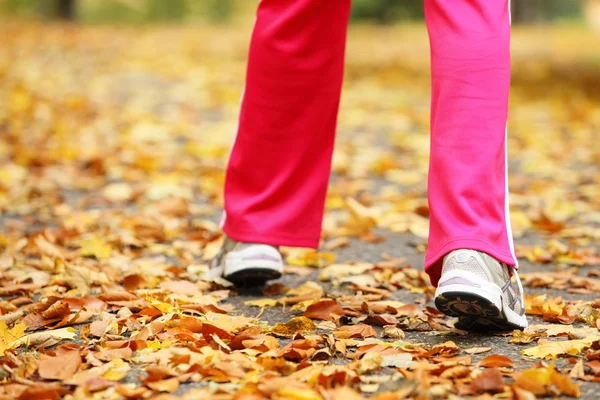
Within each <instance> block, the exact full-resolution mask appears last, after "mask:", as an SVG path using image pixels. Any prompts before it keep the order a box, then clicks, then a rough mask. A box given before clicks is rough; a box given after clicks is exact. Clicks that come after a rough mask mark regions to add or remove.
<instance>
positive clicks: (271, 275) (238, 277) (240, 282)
mask: <svg viewBox="0 0 600 400" xmlns="http://www.w3.org/2000/svg"><path fill="white" fill-rule="evenodd" d="M281 277H282V274H281V272H280V271H278V270H275V269H271V268H259V267H249V268H243V269H240V270H238V271H235V272H233V273H231V274H228V275H226V276H225V279H227V280H228V281H229V282H231V283H233V284H234V285H235V286H241V287H251V286H263V285H264V284H265V283H266V282H267V281H271V280H274V279H279V278H281Z"/></svg>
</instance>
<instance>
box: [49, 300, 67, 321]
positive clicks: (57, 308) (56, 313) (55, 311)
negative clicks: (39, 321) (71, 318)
mask: <svg viewBox="0 0 600 400" xmlns="http://www.w3.org/2000/svg"><path fill="white" fill-rule="evenodd" d="M70 313H71V308H70V307H69V305H68V304H67V303H65V302H64V301H61V300H59V301H57V302H55V303H54V304H52V305H51V306H50V307H48V309H46V311H42V317H44V318H48V319H53V318H63V317H65V316H66V315H68V314H70Z"/></svg>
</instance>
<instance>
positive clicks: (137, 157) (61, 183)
mask: <svg viewBox="0 0 600 400" xmlns="http://www.w3.org/2000/svg"><path fill="white" fill-rule="evenodd" d="M3 29H4V30H5V33H7V35H6V38H7V40H6V41H5V42H3V47H2V49H1V50H0V98H2V99H3V100H4V104H5V107H2V110H0V130H1V131H2V132H3V133H2V135H0V224H1V226H2V230H1V231H0V271H1V272H2V274H1V276H0V293H1V295H2V298H1V301H0V312H1V316H0V354H1V355H2V358H1V359H0V374H1V378H2V379H3V385H2V387H0V397H1V398H7V399H9V398H10V399H13V398H15V399H30V398H46V399H52V398H63V397H64V398H70V399H80V398H98V399H100V398H111V399H112V398H115V399H141V398H150V397H152V396H155V397H156V396H158V397H156V398H162V399H170V398H178V397H182V396H184V397H185V398H190V399H194V398H198V399H210V398H214V399H296V400H313V399H314V400H323V399H335V398H347V399H349V400H350V399H360V398H363V397H364V396H370V397H371V398H375V399H380V400H391V399H401V398H452V397H455V398H456V397H457V396H458V397H465V396H480V397H481V398H489V396H500V397H503V398H514V399H530V398H535V397H536V396H563V395H564V396H571V397H579V396H580V395H581V393H582V392H581V390H580V388H579V384H578V383H577V382H578V381H581V382H598V381H600V350H599V349H600V332H598V329H599V327H600V322H599V321H600V316H599V312H598V309H600V299H594V298H593V297H590V296H595V295H596V293H598V289H599V288H600V284H599V283H598V282H599V280H598V279H597V277H598V276H599V275H600V273H598V271H597V270H596V269H590V267H591V268H593V267H597V266H598V265H600V255H599V254H598V241H599V240H600V228H599V225H600V212H599V210H600V203H598V199H600V196H599V195H600V179H599V178H598V177H599V176H600V174H599V173H598V172H599V171H598V160H600V153H599V152H598V146H596V145H595V138H596V137H597V135H596V134H597V132H598V130H599V129H600V114H599V113H598V112H597V110H598V109H599V107H598V98H600V93H599V90H600V84H599V82H598V80H597V74H595V72H594V69H593V60H594V58H593V57H594V53H593V49H595V48H597V46H598V38H597V37H594V36H592V35H590V34H589V33H586V32H580V31H576V30H575V31H573V32H571V31H564V30H566V29H569V28H562V27H554V28H547V29H548V31H546V32H544V33H543V34H541V33H540V31H530V30H527V29H522V30H518V29H517V30H516V32H515V36H516V37H517V38H518V39H519V40H515V41H514V43H515V44H514V47H515V48H514V62H515V64H516V66H517V68H515V69H516V70H518V72H517V73H516V74H515V80H514V84H513V101H512V109H511V117H512V118H511V123H510V124H511V125H510V126H509V128H510V130H511V139H510V140H509V150H510V152H511V158H512V159H513V160H514V162H515V163H516V164H515V165H518V168H515V167H514V166H511V168H512V169H513V175H512V177H511V189H512V192H513V197H512V205H513V210H512V211H513V213H512V219H513V221H512V222H513V227H514V230H515V234H516V236H517V237H518V238H523V243H526V244H520V243H519V244H518V245H517V248H516V250H517V254H518V256H519V257H520V258H522V259H525V260H527V261H528V262H529V263H530V265H536V269H534V270H532V271H525V272H527V273H525V274H524V276H523V280H524V284H525V285H526V286H527V288H528V295H527V298H526V308H527V314H528V315H530V317H531V318H532V320H533V321H535V323H534V324H533V325H532V326H530V327H529V328H528V329H526V330H525V331H524V332H518V331H515V332H513V333H512V334H511V335H508V336H507V337H504V336H498V337H499V338H500V339H501V340H505V341H506V342H509V341H510V342H511V343H512V344H511V345H510V346H515V348H516V350H517V351H520V352H522V355H523V357H522V358H521V359H519V360H515V359H514V358H509V357H507V355H504V354H496V352H495V349H494V347H493V346H492V345H491V344H489V343H487V342H486V341H485V340H482V341H481V343H480V344H479V345H478V346H476V347H473V346H472V344H471V345H470V346H465V347H462V346H461V345H459V344H458V343H461V340H462V338H463V337H464V334H465V332H462V331H459V330H457V329H455V328H454V321H453V319H451V318H447V317H445V316H443V315H442V314H441V313H439V312H438V311H437V310H435V309H434V308H432V307H430V306H429V304H431V303H429V301H430V300H431V297H432V295H433V288H432V287H431V286H430V285H429V282H428V278H427V276H426V274H425V273H424V272H423V271H420V270H419V269H418V268H414V267H413V266H412V265H411V264H410V263H409V262H408V261H407V259H406V258H404V257H396V258H395V257H392V256H389V255H386V254H382V255H381V257H379V259H378V260H376V261H373V260H372V259H371V261H367V260H366V259H362V258H361V257H356V259H355V260H354V261H339V260H337V258H338V252H341V251H343V250H344V249H352V248H353V247H355V246H359V245H363V244H369V245H376V244H378V243H381V242H383V241H386V240H388V239H387V238H389V237H390V232H393V233H402V234H408V235H411V236H410V237H411V246H412V247H414V250H415V251H416V252H417V253H422V252H423V251H424V250H425V239H426V237H427V229H428V218H427V217H428V213H429V210H428V206H427V201H426V192H425V185H424V182H425V178H426V166H427V164H426V157H427V151H428V147H427V145H426V143H427V122H426V121H427V111H426V107H427V103H428V90H429V88H428V83H427V82H428V74H427V60H428V53H427V51H426V48H427V46H426V42H425V41H424V40H426V36H425V35H424V34H423V30H422V27H421V28H416V27H393V28H392V27H389V28H373V27H370V28H367V27H357V28H353V29H352V30H351V35H350V36H351V40H350V46H351V47H350V50H351V51H349V56H348V79H347V82H346V86H347V88H346V93H345V97H344V104H343V107H342V115H341V116H340V130H341V131H342V132H345V133H342V134H341V135H340V137H339V140H338V146H337V148H336V151H335V154H334V160H333V170H334V174H335V177H334V180H333V183H332V186H331V189H330V192H329V194H328V198H327V213H326V217H325V220H324V229H323V246H322V247H321V250H320V251H318V252H315V251H309V250H306V249H285V248H284V249H282V251H283V253H284V254H285V256H286V260H287V264H288V266H286V272H287V273H288V274H290V275H291V276H293V277H294V280H293V281H294V284H293V285H292V286H293V287H287V286H284V285H283V284H274V285H271V286H269V287H267V288H265V289H264V293H265V298H253V299H249V300H245V301H244V305H240V306H239V307H236V306H235V305H234V304H238V303H239V302H237V303H235V302H231V301H230V300H234V299H235V298H236V297H237V296H239V293H238V292H237V291H236V290H235V289H234V288H233V287H232V286H231V285H230V284H229V283H228V282H226V281H224V280H214V281H204V280H202V279H200V275H201V273H202V272H203V271H206V270H207V268H208V261H209V260H210V259H211V258H212V257H213V256H214V255H215V253H216V251H218V248H219V246H220V240H221V234H220V232H219V229H218V225H217V224H216V223H215V216H216V215H217V214H218V212H219V210H220V209H221V207H222V201H223V200H222V195H221V190H222V183H223V179H224V166H225V163H226V158H227V154H228V147H229V143H230V141H231V133H232V132H233V130H234V127H235V120H236V118H237V98H238V97H239V90H240V88H241V86H242V84H243V82H242V79H243V69H244V58H245V56H244V54H245V51H246V45H247V43H246V41H247V34H248V30H247V29H246V30H245V29H241V28H234V27H229V28H224V27H213V28H194V29H191V28H176V29H175V28H170V29H167V28H152V29H148V30H144V31H143V32H141V33H140V32H138V31H136V29H133V28H132V29H126V28H119V29H116V28H108V27H81V26H60V25H56V26H41V25H27V24H22V23H9V24H7V25H6V26H5V27H4V28H3ZM417 29H418V32H417ZM571 29H574V28H571ZM390 31H391V32H390ZM217 33H218V34H219V37H220V38H221V40H223V41H224V42H227V43H229V44H230V46H229V47H227V46H225V47H223V46H211V45H209V43H211V40H213V39H211V38H214V35H215V34H217ZM390 34H393V35H398V36H403V37H415V38H417V37H418V38H420V39H415V41H414V42H412V41H411V42H405V43H404V44H398V45H392V44H390V43H389V41H386V40H385V38H386V37H388V36H389V35H390ZM548 37H551V38H552V39H553V40H551V41H550V42H551V43H553V44H554V46H553V47H551V48H550V47H547V48H544V49H543V50H544V51H545V53H544V52H543V51H542V53H544V55H543V56H540V57H539V58H535V59H534V58H531V57H529V56H528V55H529V54H530V53H531V52H532V51H533V50H534V49H535V50H537V51H538V53H539V54H542V53H540V52H539V51H540V46H542V47H543V46H544V44H543V43H548V42H549V41H548ZM374 38H376V39H378V40H374ZM568 38H571V40H573V38H576V40H577V43H580V45H579V46H578V47H579V49H580V51H579V52H578V53H576V54H575V55H574V54H573V48H572V47H573V46H572V45H571V44H569V43H572V42H567V41H566V40H567V39H568ZM174 43H177V44H176V45H174ZM584 43H585V45H584ZM382 46H384V47H382ZM584 48H588V49H592V50H590V51H589V52H585V51H583V50H581V49H584ZM16 54H18V55H19V56H18V57H16V56H15V55H16ZM57 54H60V57H58V56H57ZM161 54H162V55H164V54H168V55H169V56H168V63H167V62H166V60H165V58H164V57H163V56H160V55H161ZM365 54H370V55H371V56H372V57H368V56H365ZM406 54H413V57H412V58H406ZM565 59H566V60H569V61H564V60H565ZM399 60H403V61H401V62H400V61H399ZM367 76H369V77H370V78H367ZM540 87H544V88H545V93H544V95H543V96H540V93H539V88H540ZM566 90H568V92H566ZM404 96H405V97H404ZM566 96H568V98H569V99H573V100H572V101H571V102H566V101H565V100H564V99H565V98H566ZM374 99H375V100H374ZM215 113H216V114H217V115H218V118H214V115H215ZM532 115H536V116H537V117H536V118H532V117H531V116H532ZM211 116H213V117H211ZM374 132H379V133H377V134H374ZM540 132H543V138H540V137H539V135H540ZM382 143H384V144H383V145H382ZM531 237H535V238H536V239H535V240H533V241H532V240H529V239H528V238H531ZM525 239H527V240H525ZM401 255H402V254H401ZM286 284H287V281H286ZM544 290H560V291H562V293H564V294H563V296H564V297H555V296H553V295H549V294H547V293H546V292H544ZM536 291H539V292H536ZM397 293H408V294H410V296H409V297H406V296H403V297H402V298H403V299H406V298H410V299H414V303H406V302H405V301H404V302H400V301H398V300H396V294H397ZM577 296H584V297H577ZM585 296H587V297H585ZM255 297H256V296H255ZM274 313H277V315H278V317H277V318H275V317H273V315H275V314H274ZM275 320H277V321H275ZM431 338H435V339H436V341H431ZM488 346H489V347H488ZM486 396H487V397H486Z"/></svg>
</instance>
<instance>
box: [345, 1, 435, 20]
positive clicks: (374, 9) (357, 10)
mask: <svg viewBox="0 0 600 400" xmlns="http://www.w3.org/2000/svg"><path fill="white" fill-rule="evenodd" d="M422 18H423V2H422V1H417V0H409V1H398V0H354V1H353V4H352V19H353V20H370V21H374V22H378V23H391V22H394V21H397V20H402V19H422Z"/></svg>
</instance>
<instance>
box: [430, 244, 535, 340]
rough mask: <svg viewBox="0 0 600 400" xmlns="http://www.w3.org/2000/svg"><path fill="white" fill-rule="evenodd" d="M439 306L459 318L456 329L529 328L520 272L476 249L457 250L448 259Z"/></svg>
mask: <svg viewBox="0 0 600 400" xmlns="http://www.w3.org/2000/svg"><path fill="white" fill-rule="evenodd" d="M511 275H512V276H511ZM513 278H514V281H516V282H513ZM515 283H516V285H515ZM435 306H436V307H437V309H438V310H440V311H441V312H443V313H444V314H446V315H449V316H451V317H458V322H457V324H456V327H457V328H459V329H463V330H467V331H488V332H489V331H508V330H513V329H525V328H526V327H527V325H528V324H527V317H526V316H525V301H524V298H523V286H522V285H521V280H520V279H519V275H518V274H517V271H516V270H515V269H514V268H513V267H511V266H509V265H506V264H503V263H500V262H498V261H497V260H495V259H494V258H493V257H491V256H489V255H487V254H486V253H483V252H480V251H476V250H462V249H461V250H455V251H453V252H451V253H449V254H447V255H446V256H445V257H444V263H443V267H442V277H441V279H440V281H439V284H438V287H437V290H436V292H435Z"/></svg>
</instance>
